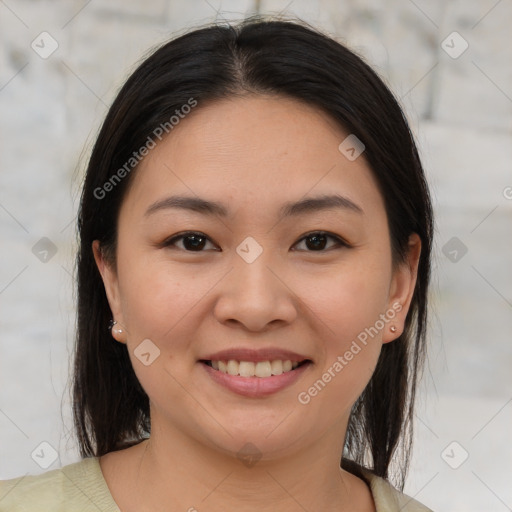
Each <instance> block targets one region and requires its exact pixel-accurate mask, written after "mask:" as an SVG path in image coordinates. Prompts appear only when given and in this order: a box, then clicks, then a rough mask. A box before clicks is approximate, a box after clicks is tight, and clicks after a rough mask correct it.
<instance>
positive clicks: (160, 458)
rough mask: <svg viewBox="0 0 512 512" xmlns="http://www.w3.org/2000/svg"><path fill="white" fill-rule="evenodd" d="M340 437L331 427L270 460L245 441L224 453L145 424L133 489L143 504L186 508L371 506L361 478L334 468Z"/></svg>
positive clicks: (247, 511)
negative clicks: (240, 449)
mask: <svg viewBox="0 0 512 512" xmlns="http://www.w3.org/2000/svg"><path fill="white" fill-rule="evenodd" d="M335 434H337V435H338V437H336V436H335ZM340 440H341V441H340ZM342 440H343V432H341V433H340V431H339V429H338V430H337V431H336V432H334V431H333V432H332V433H331V435H329V433H326V435H325V436H324V438H323V439H321V440H320V441H319V442H318V443H316V444H315V445H314V446H313V445H312V446H310V447H308V448H306V449H302V450H301V451H299V452H295V453H293V454H291V455H287V456H284V457H279V458H275V459H271V458H267V457H264V456H263V455H262V454H259V453H258V452H257V450H256V449H255V448H253V449H252V450H251V448H250V447H247V449H246V453H245V454H244V453H242V454H240V455H239V456H233V455H232V454H228V453H225V454H223V453H222V452H220V451H219V450H218V449H214V448H213V447H211V448H209V447H206V446H205V445H204V444H201V443H199V442H198V441H197V440H194V439H191V438H189V437H185V436H183V435H181V434H180V433H179V432H176V431H173V432H169V431H167V430H162V429H158V428H154V429H153V428H152V434H151V438H150V439H149V440H147V441H144V442H143V443H141V445H140V451H139V457H138V462H137V463H136V471H137V475H136V483H135V485H136V486H137V488H138V490H137V492H136V495H137V496H144V499H143V501H142V502H141V505H142V504H144V505H145V506H144V509H145V510H146V509H147V510H153V508H152V507H154V510H161V508H162V504H173V508H174V509H176V510H185V511H189V512H194V511H196V510H197V511H201V510H209V511H211V512H221V511H225V510H237V512H253V511H255V510H258V511H261V512H267V511H268V512H270V511H275V510H280V511H281V512H288V511H290V512H291V511H297V510H323V511H330V510H332V511H334V510H336V511H338V512H339V511H345V510H346V511H349V510H350V511H355V510H374V508H373V501H372V500H371V496H370V494H369V491H368V489H367V487H366V485H365V484H364V483H363V482H362V481H361V480H359V479H358V478H356V477H355V476H353V475H351V474H350V473H347V472H346V471H343V470H341V469H340V467H339V457H338V453H341V449H342ZM143 445H144V446H143ZM251 452H254V453H253V455H252V456H251V455H250V453H251ZM260 456H261V458H260V459H259V460H258V457H260ZM148 506H149V508H147V507H148Z"/></svg>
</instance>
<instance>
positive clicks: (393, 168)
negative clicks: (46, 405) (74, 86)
mask: <svg viewBox="0 0 512 512" xmlns="http://www.w3.org/2000/svg"><path fill="white" fill-rule="evenodd" d="M432 225H433V220H432V209H431V202H430V198H429V192H428V187H427V184H426V181H425V177H424V173H423V170H422V167H421V163H420V160H419V157H418V153H417V150H416V147H415V143H414V140H413V137H412V135H411V133H410V130H409V128H408V125H407V122H406V120H405V118H404V116H403V114H402V111H401V109H400V107H399V105H398V103H397V101H396V100H395V99H394V97H393V95H392V94H391V93H390V91H389V90H388V89H387V88H386V86H385V85H384V84H383V82H382V81H381V80H380V79H379V78H378V76H377V75H376V74H375V72H373V71H372V70H371V69H370V68H369V66H368V65H366V64H365V63H364V62H363V61H362V60H361V59H360V58H359V57H358V56H356V55H355V54H354V53H352V52H351V51H349V50H348V49H347V48H345V47H344V46H343V45H341V44H340V43H338V42H336V41H335V40H333V39H332V38H330V37H327V36H325V35H323V34H321V33H319V32H318V31H316V30H315V29H313V28H311V27H308V26H306V25H305V24H302V23H295V22H286V21H277V20H274V21H271V20H263V19H257V18H253V19H248V20H245V21H244V22H242V23H240V24H239V25H237V26H217V25H213V26H208V27H206V28H202V29H197V30H194V31H192V32H190V33H188V34H185V35H183V36H181V37H179V38H177V39H175V40H173V41H170V42H169V43H167V44H165V45H163V46H162V47H161V48H159V49H158V50H157V51H155V52H154V53H153V54H152V55H151V56H150V57H148V58H147V59H146V60H145V61H144V62H143V63H142V64H141V65H140V66H139V68H138V69H137V70H136V71H135V72H134V73H133V74H132V75H131V76H130V78H129V79H128V80H127V82H126V84H125V85H124V86H123V88H122V89H121V91H120V92H119V94H118V96H117V98H116V100H115V101H114V103H113V105H112V107H111V108H110V111H109V113H108V115H107V117H106V120H105V122H104V124H103V127H102V129H101V131H100V133H99V136H98V139H97V141H96V144H95V146H94V149H93V152H92V155H91V158H90V161H89V165H88V169H87V174H86V178H85V183H84V187H83V193H82V200H81V205H80V212H79V222H78V227H79V235H80V249H79V254H78V258H77V268H78V329H77V348H76V359H75V372H74V415H75V426H76V432H77V437H78V442H79V446H80V451H81V455H82V457H83V460H82V461H81V462H78V463H75V464H70V465H68V466H66V467H64V468H62V469H59V470H53V471H50V472H47V473H45V474H43V475H38V476H26V477H22V478H18V479H13V480H9V481H6V482H3V483H2V493H0V498H1V497H2V495H3V496H4V498H3V499H2V500H1V501H0V510H28V509H30V510H35V509H37V510H52V511H57V510H66V511H69V510H102V511H118V510H121V511H122V512H131V511H142V510H144V511H149V512H152V511H161V510H173V511H174V510H189V511H194V510H198V511H202V510H208V511H221V510H238V511H267V510H268V511H271V510H272V511H274V510H279V511H292V510H308V511H315V510H322V511H331V510H332V511H335V510H336V511H365V512H366V511H378V512H381V511H395V510H396V511H398V510H401V511H413V510H414V511H422V510H429V509H427V508H426V507H424V506H423V505H420V504H419V503H418V502H416V501H414V500H412V499H411V498H409V497H407V496H405V495H403V494H402V493H401V492H400V491H399V490H397V489H395V488H394V487H393V486H392V485H391V484H390V483H388V480H387V479H388V478H390V476H392V475H391V469H393V475H394V476H396V480H395V485H396V486H397V487H398V488H399V489H402V488H403V482H404V478H405V474H406V469H407V462H408V456H409V451H410V439H411V432H412V426H411V425H412V424H411V420H412V417H413V406H414V398H415V390H416V382H417V379H418V378H419V372H420V369H421V364H422V361H423V353H424V343H425V329H426V320H427V291H428V284H429V276H430V253H431V243H432ZM392 464H394V466H393V465H392ZM31 506H32V508H30V507H31ZM24 507H25V508H24Z"/></svg>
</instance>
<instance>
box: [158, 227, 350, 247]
mask: <svg viewBox="0 0 512 512" xmlns="http://www.w3.org/2000/svg"><path fill="white" fill-rule="evenodd" d="M329 239H331V240H332V241H334V246H331V247H330V248H331V249H332V248H337V247H350V245H349V244H348V243H347V242H345V241H344V240H343V239H341V238H340V237H339V236H336V235H334V234H331V233H328V232H326V231H313V232H311V233H308V234H307V235H306V236H304V237H302V238H301V239H300V240H299V243H301V242H303V241H305V244H306V247H307V248H308V249H310V250H308V251H306V252H325V248H326V245H327V241H328V240H329ZM181 241H183V244H182V246H181V247H179V246H178V245H177V242H181ZM207 243H211V241H210V239H209V238H208V237H207V236H206V235H205V234H204V233H201V232H197V231H187V232H186V233H181V234H179V235H176V236H173V237H172V238H169V239H168V240H166V241H165V242H164V243H163V244H162V247H171V246H174V247H178V249H182V250H185V251H187V252H203V249H204V248H205V245H206V244H207ZM212 245H213V244H212ZM296 245H298V244H296ZM294 250H296V249H294Z"/></svg>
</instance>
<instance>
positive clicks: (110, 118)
mask: <svg viewBox="0 0 512 512" xmlns="http://www.w3.org/2000/svg"><path fill="white" fill-rule="evenodd" d="M244 94H272V95H281V96H286V97H290V98H294V99H296V100H299V101H302V102H305V103H307V104H309V105H311V106H314V107H315V108H318V109H319V110H322V111H323V112H325V113H327V114H328V115H329V116H330V117H331V118H332V119H334V120H335V121H336V122H337V123H338V124H339V126H340V127H342V128H343V129H344V130H345V131H349V133H352V134H355V135H356V136H357V137H358V138H359V139H360V140H361V141H362V142H363V143H364V145H365V147H366V149H365V152H364V158H365V159H366V161H367V162H368V164H369V166H370V168H371V170H372V172H373V173H374V175H375V177H376V179H377V182H378V185H379V188H380V191H381V193H382V196H383V198H384V201H385V205H386V212H387V217H388V223H389V229H390V237H391V247H392V252H393V262H394V264H398V263H400V262H403V261H405V255H406V252H407V248H408V245H407V244H408V238H409V235H410V234H412V233H417V234H418V235H419V236H420V238H421V242H422V251H421V257H420V262H419V268H418V278H417V283H416V288H415V290H414V295H413V298H412V303H411V306H410V310H409V312H408V315H407V318H406V322H405V330H404V332H403V334H402V335H401V336H400V337H399V338H398V339H396V340H395V341H393V342H391V343H387V344H384V345H383V347H382V351H381V354H380V358H379V360H378V363H377V367H376V369H375V372H374V374H373V376H372V378H371V380H370V382H369V383H368V385H367V387H366V389H365V390H364V392H363V393H362V395H361V396H360V397H359V399H358V400H357V402H356V403H355V405H354V407H353V409H352V412H351V416H350V420H349V425H348V430H347V435H346V439H345V449H344V454H343V457H342V458H341V465H342V467H344V468H347V469H348V470H349V471H352V472H354V473H357V474H360V471H359V468H360V467H361V466H363V467H366V468H368V469H370V470H371V471H373V472H374V473H375V474H377V475H379V476H382V477H384V478H390V477H393V478H394V480H395V485H397V486H398V487H399V488H403V482H404V479H405V474H406V471H407V467H408V461H409V455H410V448H411V440H412V419H413V406H414V401H415V400H414V399H415V392H416V387H417V383H418V378H419V376H420V370H421V367H422V364H423V359H424V350H425V338H426V326H427V291H428V285H429V279H430V257H431V244H432V231H433V215H432V207H431V200H430V196H429V190H428V187H427V184H426V181H425V177H424V172H423V169H422V166H421V163H420V159H419V156H418V152H417V149H416V145H415V142H414V139H413V136H412V134H411V132H410V129H409V126H408V124H407V121H406V119H405V117H404V114H403V112H402V110H401V108H400V106H399V104H398V102H397V100H396V99H395V98H394V96H393V94H392V93H391V92H390V91H389V89H388V88H387V87H386V85H385V84H384V83H383V81H382V80H381V79H380V78H379V77H378V75H377V74H376V73H375V72H374V71H373V70H372V69H371V68H370V67H369V66H368V65H367V64H366V63H365V62H364V61H363V60H362V58H360V57H359V56H357V55H356V54H355V53H354V52H352V51H350V50H349V49H348V48H347V47H345V46H344V45H343V44H341V43H340V42H338V41H336V40H335V39H333V38H332V37H330V36H327V35H324V34H322V33H321V32H320V31H318V30H316V29H315V28H312V27H310V26H308V25H307V24H305V23H303V22H297V21H289V20H276V19H274V20H270V19H265V18H259V17H253V18H249V19H246V20H244V21H242V22H239V23H238V24H234V25H219V24H213V25H209V26H207V27H202V28H199V29H195V30H193V31H190V32H188V33H186V34H184V35H181V36H180V37H177V38H175V39H174V40H171V41H170V42H167V43H166V44H164V45H162V46H161V47H159V48H158V49H157V50H156V51H154V52H153V53H152V54H151V55H150V56H149V57H148V58H146V59H145V60H144V61H143V62H142V64H140V66H139V67H138V68H137V69H136V70H135V71H134V72H133V73H132V74H131V76H130V77H129V78H128V80H127V81H126V83H125V84H124V86H123V87H122V88H121V90H120V92H119V93H118V95H117V97H116V99H115V101H114V102H113V104H112V106H111V107H110V109H109V112H108V114H107V116H106V119H105V121H104V123H103V125H102V127H101V130H100V132H99V135H98V137H97V140H96V142H95V145H94V148H93V151H92V154H91V157H90V160H89V164H88V167H87V172H86V176H85V182H84V186H83V190H82V196H81V203H80V209H79V216H78V232H79V243H80V247H79V251H78V255H77V274H78V316H77V323H78V325H77V343H76V353H75V362H74V381H73V413H74V422H75V430H76V435H77V438H78V443H79V448H80V453H81V455H82V456H83V457H87V456H101V455H103V454H105V453H107V452H110V451H115V450H119V449H121V448H125V447H127V446H129V445H131V444H135V443H137V442H140V441H141V440H143V439H144V438H146V437H148V435H149V433H150V428H151V426H150V417H149V399H148V396H147V394H146V393H145V391H144V390H143V389H142V387H141V385H140V384H139V382H138V380H137V378H136V376H135V373H134V371H133V368H132V365H131V363H130V359H129V356H128V353H127V349H126V346H125V345H124V344H120V343H115V342H114V341H113V340H112V337H111V333H110V331H109V329H108V324H109V321H110V319H111V318H112V313H111V311H110V308H109V304H108V302H107V298H106V294H105V290H104V286H103V282H102V280H101V276H100V274H99V271H98V269H97V267H96V264H95V261H94V257H93V253H92V248H91V245H92V242H93V241H94V240H96V239H98V240H99V241H100V244H101V248H102V251H104V254H105V255H106V257H108V259H109V261H110V262H112V264H113V265H114V268H115V254H116V233H117V218H118V213H119V208H120V205H121V202H122V200H123V197H124V195H125V192H126V190H127V187H128V185H129V183H130V182H131V180H132V178H133V174H134V173H135V172H136V166H135V167H134V169H133V170H132V171H131V172H129V173H128V174H127V175H126V176H125V177H124V178H123V179H122V180H118V182H117V181H116V182H115V186H113V187H111V190H109V192H108V194H107V196H106V197H101V195H102V194H99V193H98V190H99V189H101V187H103V186H104V184H105V183H106V182H108V181H109V180H112V177H113V176H114V174H116V173H117V172H118V170H119V169H120V168H122V167H123V165H126V162H127V161H129V159H130V158H131V156H132V154H133V152H134V151H136V150H138V149H139V148H140V147H142V146H143V145H144V144H145V143H146V141H147V139H148V137H149V136H151V134H152V133H153V132H154V130H155V128H156V127H158V126H159V125H161V124H162V123H166V122H168V121H169V119H170V117H171V116H172V115H173V114H174V113H175V111H176V110H179V109H180V108H181V106H182V105H184V104H186V103H187V102H188V101H189V100H190V98H194V99H195V100H196V101H197V104H198V106H197V107H196V108H201V105H202V104H205V103H206V102H211V101H215V100H218V99H223V98H228V97H233V96H236V95H238V96H240V95H244ZM341 455H342V454H340V457H341ZM392 458H394V459H395V461H396V462H397V466H398V469H397V472H396V473H394V474H393V475H390V472H389V467H390V462H391V461H392ZM351 461H352V462H351Z"/></svg>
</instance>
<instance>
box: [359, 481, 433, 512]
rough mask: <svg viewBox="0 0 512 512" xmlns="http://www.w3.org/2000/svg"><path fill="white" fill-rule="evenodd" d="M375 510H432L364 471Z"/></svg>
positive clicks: (387, 511)
mask: <svg viewBox="0 0 512 512" xmlns="http://www.w3.org/2000/svg"><path fill="white" fill-rule="evenodd" d="M363 474H364V478H365V479H366V481H367V482H368V484H369V485H370V489H371V492H372V497H373V500H374V502H375V507H376V510H377V512H399V511H400V512H433V511H432V509H430V508H428V507H426V506H425V505H422V504H421V503H419V502H418V501H416V500H415V499H413V498H411V497H410V496H407V494H403V493H401V492H400V491H398V490H397V489H395V488H394V487H393V486H392V485H391V484H390V483H389V482H388V481H387V480H384V478H381V477H379V476H375V475H374V474H372V473H370V472H368V471H364V472H363Z"/></svg>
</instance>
